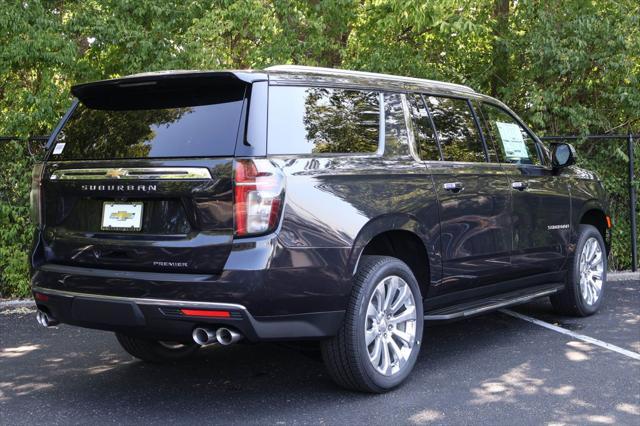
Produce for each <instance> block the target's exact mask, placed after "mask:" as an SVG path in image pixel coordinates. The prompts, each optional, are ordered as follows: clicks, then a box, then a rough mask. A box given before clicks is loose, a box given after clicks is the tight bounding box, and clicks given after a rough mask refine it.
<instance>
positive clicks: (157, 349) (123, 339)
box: [116, 333, 200, 364]
mask: <svg viewBox="0 0 640 426" xmlns="http://www.w3.org/2000/svg"><path fill="white" fill-rule="evenodd" d="M116 338H117V339H118V343H120V345H121V346H122V348H123V349H124V350H125V351H127V352H128V353H129V354H131V355H133V356H134V357H136V358H138V359H141V360H142V361H145V362H150V363H154V364H165V363H171V362H176V361H180V360H183V359H186V358H189V357H191V356H193V355H194V354H195V353H196V352H197V351H198V349H200V345H197V344H195V343H183V344H176V345H169V344H167V343H161V342H159V341H157V340H145V339H140V338H138V337H131V336H127V335H126V334H122V333H116Z"/></svg>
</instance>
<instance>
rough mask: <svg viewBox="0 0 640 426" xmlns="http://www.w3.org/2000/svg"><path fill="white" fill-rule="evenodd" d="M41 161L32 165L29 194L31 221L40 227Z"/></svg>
mask: <svg viewBox="0 0 640 426" xmlns="http://www.w3.org/2000/svg"><path fill="white" fill-rule="evenodd" d="M43 168H44V164H43V163H38V164H36V165H35V166H33V171H32V172H31V193H30V194H29V201H30V204H31V222H32V223H33V224H34V225H35V226H37V227H38V228H40V226H41V225H42V188H41V186H42V169H43Z"/></svg>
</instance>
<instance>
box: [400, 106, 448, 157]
mask: <svg viewBox="0 0 640 426" xmlns="http://www.w3.org/2000/svg"><path fill="white" fill-rule="evenodd" d="M407 97H408V100H409V109H410V111H411V118H412V120H413V133H414V137H415V140H416V147H417V149H418V154H419V155H420V159H422V160H427V161H429V160H431V161H438V160H440V151H439V150H438V144H437V142H436V137H435V134H434V132H433V127H432V126H431V119H430V118H429V112H428V111H427V109H426V108H425V104H424V102H423V100H422V96H420V95H408V96H407Z"/></svg>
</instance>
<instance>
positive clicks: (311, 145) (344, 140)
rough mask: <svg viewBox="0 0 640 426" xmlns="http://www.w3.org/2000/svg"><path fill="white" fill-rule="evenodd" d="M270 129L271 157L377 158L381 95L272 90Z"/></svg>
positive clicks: (312, 89) (316, 89) (310, 89)
mask: <svg viewBox="0 0 640 426" xmlns="http://www.w3.org/2000/svg"><path fill="white" fill-rule="evenodd" d="M268 129H269V130H268V135H269V136H268V142H267V145H268V152H269V154H275V155H278V154H338V153H375V152H376V151H377V150H378V141H379V139H380V94H379V93H378V92H374V91H363V90H347V89H332V88H325V87H288V86H271V87H270V88H269V124H268Z"/></svg>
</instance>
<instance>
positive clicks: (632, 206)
mask: <svg viewBox="0 0 640 426" xmlns="http://www.w3.org/2000/svg"><path fill="white" fill-rule="evenodd" d="M18 139H20V138H17V137H15V136H0V142H8V141H12V140H18ZM48 139H49V137H48V136H32V137H30V138H29V141H33V142H46V141H47V140H48ZM540 139H542V140H543V141H547V142H560V141H575V140H605V139H608V140H615V139H623V140H626V141H627V155H628V156H629V175H628V186H629V188H628V189H629V220H630V221H631V224H630V225H631V226H630V228H631V232H630V234H631V235H630V238H631V241H630V244H631V270H632V271H633V272H636V271H637V270H638V229H637V224H636V204H637V200H638V198H637V194H636V188H635V186H634V185H633V181H634V180H635V159H634V152H633V145H634V143H636V142H635V141H638V140H640V135H634V134H631V133H628V134H626V135H587V136H545V137H542V138H540Z"/></svg>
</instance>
